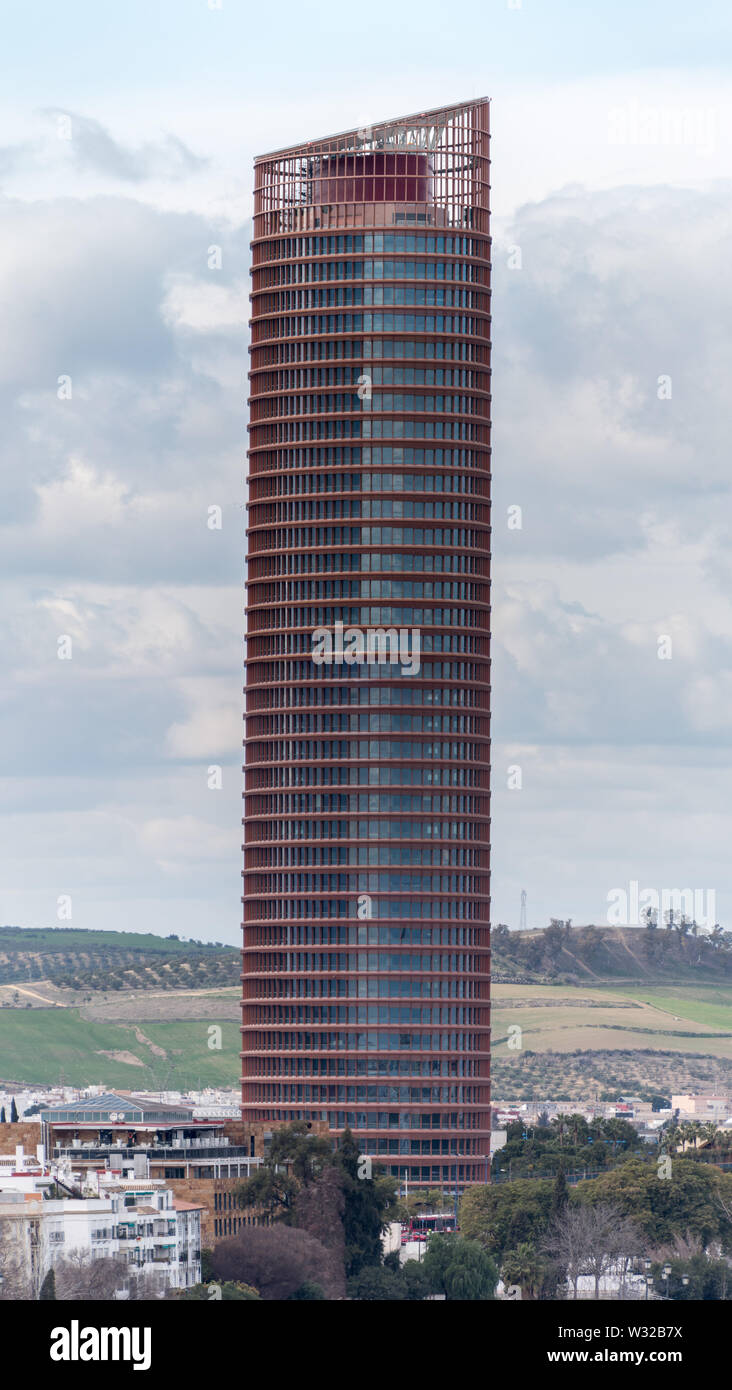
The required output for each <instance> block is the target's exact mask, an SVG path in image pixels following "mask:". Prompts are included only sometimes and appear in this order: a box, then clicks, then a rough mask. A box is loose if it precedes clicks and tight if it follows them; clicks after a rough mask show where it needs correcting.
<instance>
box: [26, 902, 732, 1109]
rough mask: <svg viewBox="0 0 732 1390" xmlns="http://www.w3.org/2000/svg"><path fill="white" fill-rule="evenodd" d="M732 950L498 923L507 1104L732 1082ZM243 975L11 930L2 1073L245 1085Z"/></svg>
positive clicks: (100, 943) (499, 1045)
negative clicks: (241, 1032) (241, 1082)
mask: <svg viewBox="0 0 732 1390" xmlns="http://www.w3.org/2000/svg"><path fill="white" fill-rule="evenodd" d="M683 925H684V924H682V926H683ZM730 944H731V943H730V938H729V935H728V934H727V933H723V932H720V931H717V933H716V935H715V936H713V937H699V936H698V935H697V936H695V935H694V933H693V930H692V929H691V928H690V927H689V928H688V929H683V930H682V929H677V928H674V929H673V930H666V929H665V928H663V929H658V928H656V929H655V930H654V929H647V928H628V927H625V928H620V927H605V926H603V927H592V926H591V927H571V926H569V925H568V924H566V923H554V924H552V925H551V926H549V927H547V928H546V929H545V930H543V931H527V932H520V933H519V932H510V933H509V932H508V929H507V928H501V927H500V926H499V927H496V928H494V933H493V991H492V992H493V1011H492V1025H493V1032H492V1046H491V1059H492V1060H491V1069H492V1076H493V1094H494V1096H495V1097H496V1099H497V1100H508V1099H513V1100H529V1099H534V1098H554V1099H557V1100H567V1101H570V1100H575V1099H576V1100H580V1099H586V1098H588V1097H591V1096H593V1095H596V1096H600V1095H601V1096H604V1097H609V1096H612V1095H620V1094H635V1095H645V1096H646V1097H648V1098H650V1096H652V1095H654V1094H658V1093H661V1094H667V1093H669V1092H670V1091H672V1090H673V1091H677V1092H678V1091H684V1090H699V1089H700V1088H709V1087H712V1088H714V1089H717V1090H727V1089H732V950H730ZM239 971H240V957H239V953H238V951H236V950H235V949H234V947H230V946H217V945H208V946H207V945H204V944H203V943H200V942H182V941H179V940H178V939H177V938H176V937H166V938H163V937H155V936H149V935H148V936H145V935H141V934H140V935H137V934H135V933H133V932H101V931H100V932H84V931H79V930H77V929H65V928H50V929H48V930H46V931H31V930H22V929H20V928H16V927H6V928H4V929H0V1080H2V1081H6V1082H13V1083H22V1082H29V1083H38V1084H46V1083H50V1082H58V1081H59V1080H61V1079H63V1080H64V1081H65V1082H66V1083H67V1084H71V1085H79V1086H83V1085H89V1084H105V1085H110V1086H128V1087H130V1088H133V1087H137V1088H141V1089H153V1090H157V1089H160V1088H165V1087H170V1086H173V1087H177V1088H185V1087H186V1086H198V1085H223V1086H235V1085H236V1083H237V1078H238V1075H239V1071H240V1062H239V1047H240V1039H239V1029H238V1025H239V1019H240V1010H239V999H240V983H239ZM212 1024H218V1025H219V1027H220V1029H221V1033H220V1035H218V1033H216V1036H217V1037H218V1038H219V1043H218V1044H217V1045H213V1046H212V1045H211V1042H210V1038H211V1033H212V1029H211V1025H212ZM517 1026H518V1028H519V1029H520V1035H519V1037H518V1040H517V1032H516V1030H517ZM517 1041H518V1045H517Z"/></svg>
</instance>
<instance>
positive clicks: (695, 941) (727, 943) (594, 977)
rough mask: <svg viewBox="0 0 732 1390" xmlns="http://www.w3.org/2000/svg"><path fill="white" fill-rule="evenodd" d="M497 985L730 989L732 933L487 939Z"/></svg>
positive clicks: (634, 931)
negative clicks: (661, 985)
mask: <svg viewBox="0 0 732 1390" xmlns="http://www.w3.org/2000/svg"><path fill="white" fill-rule="evenodd" d="M491 962H492V971H493V979H494V980H495V981H497V982H498V983H501V982H505V983H514V984H531V983H537V984H539V983H553V982H557V983H567V984H583V983H584V984H588V985H590V984H593V985H594V984H597V985H601V984H603V983H605V984H621V983H622V984H625V983H631V982H633V981H638V982H639V983H652V982H653V981H658V982H664V981H668V982H669V983H673V984H681V983H683V982H685V981H686V982H688V983H689V984H699V983H700V982H704V983H709V984H715V983H716V984H719V983H722V982H724V983H727V982H729V984H730V985H732V932H723V931H722V930H721V928H720V927H715V928H714V932H713V933H712V934H711V935H705V934H702V933H700V932H697V931H696V930H695V928H694V925H693V924H692V923H688V922H683V921H682V922H680V923H679V924H678V925H677V926H673V927H656V928H648V927H609V926H583V927H573V926H571V925H570V924H569V923H567V922H554V923H552V924H551V925H550V926H548V927H544V928H541V929H539V930H536V931H522V932H516V931H513V932H512V931H509V929H508V927H505V926H502V925H500V924H499V925H498V926H496V927H494V928H493V931H492V933H491Z"/></svg>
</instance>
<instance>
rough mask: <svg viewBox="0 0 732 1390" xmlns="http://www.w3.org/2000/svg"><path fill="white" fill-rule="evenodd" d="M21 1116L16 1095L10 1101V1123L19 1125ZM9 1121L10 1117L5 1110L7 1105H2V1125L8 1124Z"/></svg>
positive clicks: (0, 1113) (0, 1115)
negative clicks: (16, 1102)
mask: <svg viewBox="0 0 732 1390" xmlns="http://www.w3.org/2000/svg"><path fill="white" fill-rule="evenodd" d="M19 1118H20V1116H19V1115H18V1107H17V1105H16V1104H15V1096H13V1098H12V1100H11V1102H10V1124H11V1125H17V1123H18V1120H19ZM7 1123H8V1117H7V1114H6V1112H5V1106H4V1105H0V1125H6V1124H7Z"/></svg>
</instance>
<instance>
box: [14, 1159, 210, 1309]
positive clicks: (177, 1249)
mask: <svg viewBox="0 0 732 1390" xmlns="http://www.w3.org/2000/svg"><path fill="white" fill-rule="evenodd" d="M26 1159H27V1160H28V1161H27V1162H26V1161H25V1160H26ZM11 1163H12V1165H13V1166H12V1167H11ZM33 1165H35V1167H33ZM55 1167H56V1165H51V1167H48V1165H46V1164H44V1163H43V1162H41V1161H40V1160H39V1159H38V1158H36V1159H35V1160H33V1159H30V1157H29V1156H27V1155H23V1153H22V1149H20V1146H19V1152H17V1153H16V1155H14V1156H13V1158H12V1160H11V1159H3V1158H0V1241H7V1242H8V1250H10V1249H11V1247H12V1262H13V1263H14V1264H16V1265H18V1267H19V1268H21V1270H22V1277H24V1278H25V1279H27V1280H28V1281H29V1282H30V1283H31V1285H32V1287H33V1288H34V1289H35V1290H37V1289H38V1287H40V1283H41V1282H42V1280H43V1279H44V1277H45V1275H46V1273H47V1272H48V1270H49V1269H50V1268H52V1267H54V1266H55V1265H56V1264H57V1263H58V1262H59V1260H61V1259H63V1258H64V1256H66V1255H70V1254H71V1253H72V1252H75V1251H80V1250H81V1251H84V1252H85V1253H87V1254H90V1255H91V1256H92V1257H93V1258H96V1259H102V1258H104V1257H112V1258H120V1257H121V1258H123V1259H124V1260H126V1262H127V1264H128V1266H129V1269H130V1273H131V1274H140V1275H142V1276H143V1278H144V1280H145V1288H146V1291H148V1292H149V1295H150V1296H151V1297H156V1296H159V1295H162V1294H163V1293H164V1292H165V1290H166V1289H168V1288H190V1287H191V1285H193V1284H197V1283H199V1282H200V1279H201V1212H202V1210H203V1208H202V1207H201V1206H198V1205H196V1204H195V1203H191V1202H181V1201H179V1200H178V1199H177V1198H176V1197H175V1196H174V1194H173V1192H172V1191H171V1189H170V1188H168V1187H166V1186H165V1181H164V1180H163V1179H151V1178H133V1177H129V1178H126V1179H125V1178H122V1177H121V1176H120V1175H117V1174H110V1173H95V1172H87V1173H85V1174H84V1179H83V1181H84V1192H85V1194H86V1195H84V1196H83V1197H74V1196H69V1197H68V1198H58V1197H53V1196H50V1195H49V1193H50V1192H52V1191H53V1190H55V1182H56V1177H57V1176H59V1177H60V1176H61V1175H60V1173H59V1174H57V1173H56V1172H55V1171H54V1169H55ZM63 1180H64V1181H65V1182H67V1183H68V1182H69V1181H71V1182H74V1181H76V1182H78V1180H79V1175H74V1177H72V1175H71V1174H69V1173H68V1172H67V1171H65V1170H64V1173H63ZM77 1190H79V1189H77ZM118 1297H122V1298H123V1297H125V1290H124V1289H123V1288H121V1289H120V1290H119V1291H118Z"/></svg>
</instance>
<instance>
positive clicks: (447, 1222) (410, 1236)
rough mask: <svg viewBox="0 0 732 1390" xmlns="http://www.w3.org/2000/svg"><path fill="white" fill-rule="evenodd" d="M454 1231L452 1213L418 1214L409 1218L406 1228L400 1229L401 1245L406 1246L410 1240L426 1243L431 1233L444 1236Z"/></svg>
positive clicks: (453, 1216)
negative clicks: (434, 1232) (435, 1232)
mask: <svg viewBox="0 0 732 1390" xmlns="http://www.w3.org/2000/svg"><path fill="white" fill-rule="evenodd" d="M454 1230H455V1215H454V1213H453V1212H448V1211H441V1212H420V1214H419V1215H418V1216H413V1217H411V1218H410V1221H409V1224H408V1225H407V1226H404V1227H402V1245H406V1244H407V1242H408V1241H410V1240H417V1241H420V1242H422V1241H426V1240H427V1239H428V1237H429V1236H431V1235H432V1233H433V1231H437V1232H439V1234H440V1235H446V1234H448V1233H449V1232H452V1231H454Z"/></svg>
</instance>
